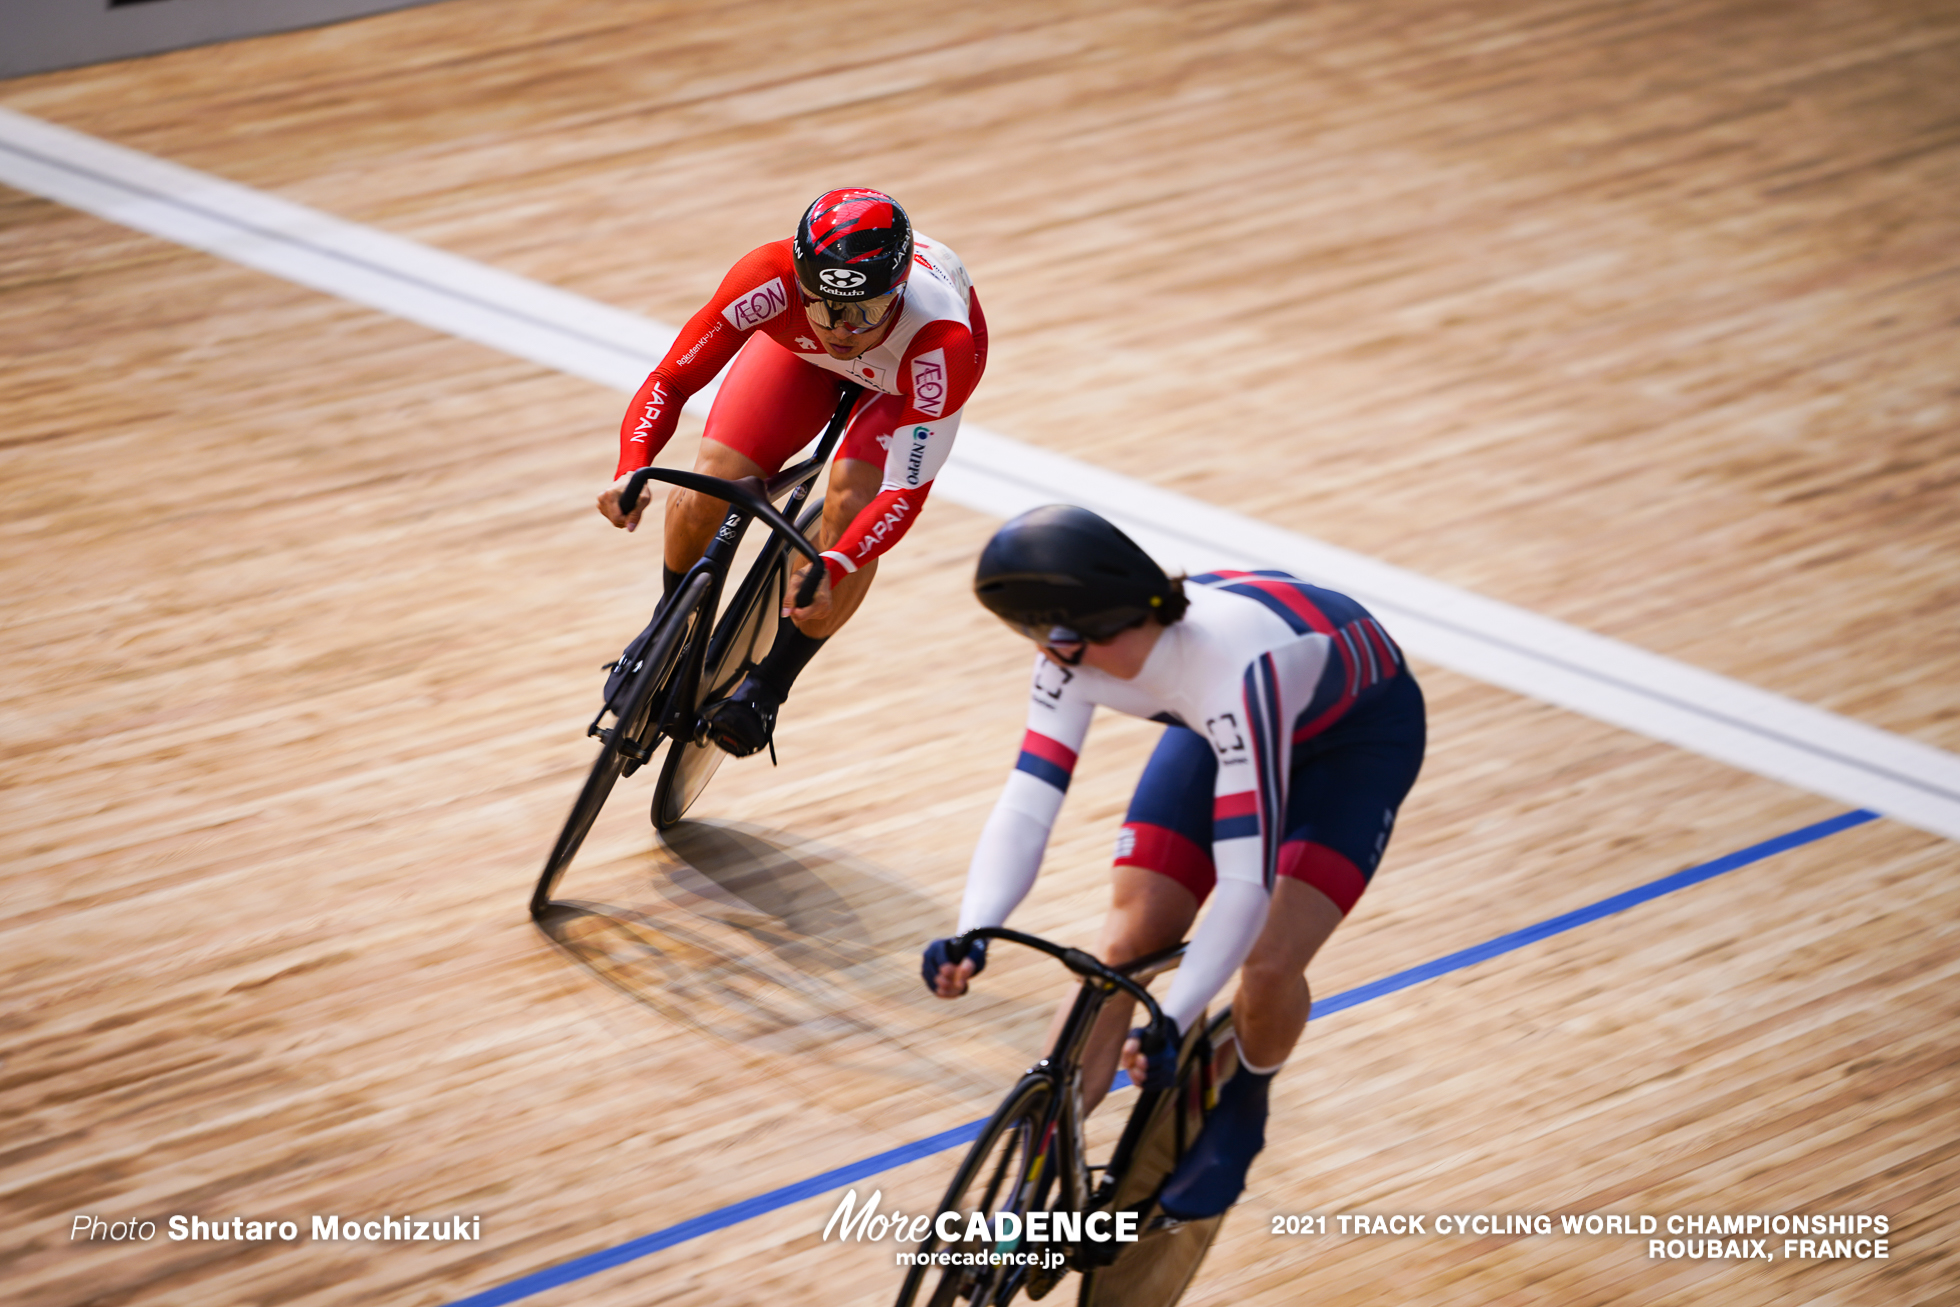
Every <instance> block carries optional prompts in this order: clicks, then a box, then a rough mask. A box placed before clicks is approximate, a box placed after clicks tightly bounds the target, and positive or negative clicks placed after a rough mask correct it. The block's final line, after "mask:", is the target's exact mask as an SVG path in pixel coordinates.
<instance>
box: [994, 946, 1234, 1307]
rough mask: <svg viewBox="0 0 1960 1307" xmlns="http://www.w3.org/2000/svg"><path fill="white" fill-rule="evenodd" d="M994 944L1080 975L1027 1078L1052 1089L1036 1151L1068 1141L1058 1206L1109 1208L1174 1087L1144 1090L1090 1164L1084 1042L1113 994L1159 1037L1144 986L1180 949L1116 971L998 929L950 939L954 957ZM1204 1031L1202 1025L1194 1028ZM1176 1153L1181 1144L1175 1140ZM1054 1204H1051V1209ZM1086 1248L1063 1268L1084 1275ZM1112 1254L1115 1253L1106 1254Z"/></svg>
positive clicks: (1160, 1015)
mask: <svg viewBox="0 0 1960 1307" xmlns="http://www.w3.org/2000/svg"><path fill="white" fill-rule="evenodd" d="M981 939H1000V940H1006V941H1007V942H1009V943H1012V944H1020V945H1022V946H1023V947H1026V948H1031V949H1034V950H1036V951H1037V952H1041V953H1046V954H1048V955H1049V956H1050V957H1052V958H1054V959H1056V960H1057V961H1059V962H1060V963H1061V964H1062V965H1063V966H1065V967H1067V968H1068V969H1069V970H1070V971H1072V972H1074V973H1075V974H1076V975H1078V976H1081V977H1082V986H1081V988H1080V989H1079V990H1077V992H1076V996H1075V1002H1074V1003H1073V1004H1071V1005H1070V1007H1069V1012H1068V1016H1067V1017H1066V1018H1065V1019H1064V1021H1063V1023H1062V1029H1061V1032H1060V1033H1059V1034H1058V1035H1057V1036H1056V1038H1055V1044H1054V1047H1053V1048H1052V1049H1050V1050H1049V1052H1048V1054H1047V1056H1045V1057H1043V1058H1042V1059H1041V1060H1040V1061H1039V1062H1037V1063H1035V1064H1034V1066H1032V1067H1031V1068H1029V1070H1028V1073H1027V1074H1028V1075H1030V1076H1041V1077H1043V1078H1045V1079H1047V1080H1048V1081H1049V1082H1050V1084H1051V1085H1052V1087H1053V1092H1052V1094H1051V1096H1050V1098H1049V1104H1050V1106H1049V1110H1048V1114H1047V1119H1046V1120H1045V1121H1044V1122H1043V1130H1042V1150H1043V1152H1044V1153H1047V1152H1048V1150H1049V1148H1050V1146H1051V1145H1052V1144H1053V1142H1054V1141H1055V1139H1056V1138H1057V1137H1058V1136H1059V1137H1060V1138H1062V1139H1065V1140H1066V1141H1067V1146H1066V1147H1063V1148H1061V1149H1059V1150H1055V1151H1054V1152H1053V1153H1050V1154H1049V1155H1052V1156H1054V1157H1056V1158H1057V1159H1058V1161H1059V1166H1058V1168H1057V1174H1056V1175H1055V1176H1054V1177H1053V1178H1054V1181H1055V1182H1056V1183H1057V1184H1059V1185H1060V1186H1061V1197H1062V1200H1063V1202H1064V1203H1065V1204H1066V1205H1067V1207H1069V1208H1070V1209H1073V1210H1075V1211H1078V1212H1083V1213H1087V1212H1089V1211H1092V1210H1096V1209H1097V1208H1100V1207H1104V1206H1107V1205H1108V1203H1109V1201H1110V1200H1111V1199H1112V1198H1113V1197H1114V1196H1115V1193H1116V1187H1117V1181H1118V1179H1119V1178H1120V1177H1121V1176H1122V1175H1123V1174H1124V1173H1125V1172H1126V1171H1127V1170H1128V1169H1129V1167H1130V1164H1131V1162H1132V1160H1133V1159H1134V1157H1135V1154H1136V1150H1137V1146H1138V1144H1139V1143H1140V1142H1141V1136H1142V1133H1143V1131H1144V1129H1145V1127H1146V1124H1147V1123H1148V1122H1149V1120H1150V1119H1151V1116H1152V1113H1153V1112H1154V1110H1155V1108H1156V1105H1157V1103H1158V1102H1159V1101H1160V1100H1161V1099H1162V1098H1163V1097H1164V1096H1165V1095H1167V1094H1172V1093H1175V1092H1176V1091H1175V1090H1174V1089H1146V1090H1142V1091H1141V1097H1140V1098H1139V1099H1138V1101H1137V1104H1136V1106H1135V1107H1134V1108H1132V1109H1131V1112H1130V1116H1129V1119H1128V1121H1127V1122H1126V1123H1125V1125H1124V1128H1123V1134H1122V1136H1121V1137H1120V1138H1119V1139H1118V1141H1117V1144H1116V1149H1115V1151H1114V1152H1113V1153H1111V1155H1110V1159H1109V1162H1108V1163H1107V1164H1106V1166H1104V1167H1100V1168H1098V1167H1094V1166H1092V1165H1090V1164H1089V1161H1088V1155H1087V1144H1086V1141H1085V1138H1084V1134H1083V1118H1084V1113H1083V1110H1082V1054H1083V1051H1084V1049H1085V1048H1086V1046H1087V1044H1088V1042H1089V1036H1090V1033H1091V1032H1092V1031H1093V1030H1094V1029H1095V1025H1096V1020H1097V1018H1098V1017H1100V1016H1101V1015H1102V1010H1103V1005H1104V1004H1105V1003H1107V1002H1108V1001H1109V999H1110V998H1111V997H1112V996H1113V995H1114V994H1115V993H1117V992H1118V991H1119V990H1120V991H1121V992H1123V993H1126V994H1128V995H1129V996H1130V997H1131V998H1133V999H1135V1000H1136V1001H1137V1002H1139V1003H1141V1004H1143V1006H1144V1008H1145V1010H1146V1011H1147V1012H1149V1014H1150V1025H1151V1026H1152V1027H1153V1028H1154V1029H1155V1030H1156V1031H1157V1032H1158V1033H1159V1035H1160V1037H1161V1036H1162V1035H1163V1033H1164V1032H1165V1031H1166V1030H1167V1029H1168V1027H1169V1021H1168V1019H1167V1018H1166V1017H1165V1016H1164V1011H1163V1009H1162V1008H1161V1007H1159V1006H1158V1004H1157V1000H1156V999H1154V998H1152V997H1151V996H1150V992H1149V991H1148V990H1146V989H1145V988H1144V984H1145V983H1146V982H1148V981H1150V980H1152V979H1154V978H1155V977H1156V976H1158V975H1161V974H1162V973H1163V972H1165V971H1168V970H1170V969H1171V968H1172V967H1174V966H1176V965H1177V964H1178V962H1179V961H1181V960H1182V959H1183V957H1184V948H1185V946H1184V945H1183V944H1176V945H1173V946H1172V947H1170V948H1167V949H1163V950H1160V951H1158V952H1156V953H1152V954H1148V955H1146V956H1145V957H1141V958H1138V959H1136V960H1135V961H1133V962H1129V963H1125V964H1124V965H1122V966H1120V967H1111V966H1108V965H1106V964H1105V963H1103V962H1102V961H1100V960H1099V959H1097V958H1096V957H1094V956H1093V955H1091V954H1089V953H1085V952H1083V951H1082V950H1081V949H1075V948H1067V947H1064V946H1062V945H1059V944H1051V943H1050V942H1048V941H1047V940H1045V939H1041V938H1040V937H1038V936H1034V935H1026V934H1023V933H1021V932H1020V931H1017V930H1009V929H1007V928H1006V927H1003V926H983V927H980V928H979V929H976V930H971V931H968V932H967V933H966V934H965V935H963V936H961V937H960V939H959V940H958V941H955V952H956V953H958V954H960V955H962V956H963V954H964V949H962V948H961V947H960V944H961V942H962V941H963V942H965V943H967V944H970V943H971V942H973V941H975V940H981ZM1200 1028H1201V1029H1202V1026H1201V1027H1200ZM1178 1143H1179V1151H1180V1152H1181V1151H1182V1149H1183V1147H1184V1145H1185V1141H1184V1140H1183V1139H1182V1138H1180V1139H1179V1141H1178ZM1095 1170H1102V1171H1103V1180H1102V1183H1101V1184H1100V1185H1097V1186H1094V1187H1093V1188H1092V1187H1091V1184H1090V1180H1091V1176H1090V1172H1092V1171H1095ZM1049 1205H1050V1206H1054V1204H1049ZM1087 1251H1088V1249H1087V1247H1086V1246H1079V1247H1077V1248H1075V1249H1072V1250H1071V1253H1070V1256H1069V1259H1068V1265H1069V1269H1071V1270H1077V1271H1080V1270H1085V1269H1088V1267H1089V1265H1091V1264H1092V1263H1099V1262H1100V1260H1101V1259H1100V1258H1097V1259H1087V1258H1086V1254H1087ZM1109 1251H1110V1252H1111V1253H1113V1251H1114V1250H1113V1249H1112V1250H1109Z"/></svg>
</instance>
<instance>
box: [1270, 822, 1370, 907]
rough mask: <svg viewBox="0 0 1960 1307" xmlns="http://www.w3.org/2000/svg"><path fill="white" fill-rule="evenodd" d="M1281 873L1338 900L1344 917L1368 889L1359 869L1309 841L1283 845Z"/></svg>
mask: <svg viewBox="0 0 1960 1307" xmlns="http://www.w3.org/2000/svg"><path fill="white" fill-rule="evenodd" d="M1279 874H1280V875H1282V876H1291V877H1292V878H1293V879H1294V880H1299V881H1305V882H1306V883H1307V884H1309V885H1311V886H1313V887H1314V888H1315V889H1317V890H1319V891H1320V892H1321V893H1322V894H1325V895H1326V896H1327V897H1328V898H1330V899H1332V900H1334V906H1335V907H1337V908H1339V909H1340V910H1341V915H1342V916H1344V917H1345V916H1346V915H1347V914H1348V913H1350V912H1352V911H1353V910H1354V905H1355V904H1356V903H1358V902H1359V901H1360V899H1361V891H1362V890H1365V889H1367V888H1368V881H1367V879H1366V878H1365V877H1363V876H1362V874H1361V869H1360V868H1359V867H1357V866H1355V865H1354V864H1353V863H1352V862H1349V861H1348V860H1347V858H1346V857H1345V856H1343V855H1342V854H1340V853H1337V852H1335V851H1334V850H1333V849H1330V848H1328V847H1327V846H1326V845H1325V844H1314V843H1311V842H1309V841H1307V840H1288V841H1287V842H1286V843H1284V844H1282V845H1280V846H1279Z"/></svg>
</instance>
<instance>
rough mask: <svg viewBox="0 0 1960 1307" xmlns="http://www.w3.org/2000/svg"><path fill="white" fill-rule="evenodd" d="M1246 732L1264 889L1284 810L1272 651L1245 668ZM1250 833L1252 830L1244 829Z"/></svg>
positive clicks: (1282, 741)
mask: <svg viewBox="0 0 1960 1307" xmlns="http://www.w3.org/2000/svg"><path fill="white" fill-rule="evenodd" d="M1245 715H1246V735H1247V737H1248V738H1249V740H1250V742H1251V745H1252V763H1253V766H1254V767H1255V768H1256V769H1257V773H1258V775H1257V792H1258V796H1259V828H1258V834H1259V836H1260V859H1259V865H1260V866H1261V868H1263V873H1262V874H1263V877H1264V880H1265V885H1266V889H1267V890H1268V891H1270V890H1271V889H1272V887H1273V872H1274V869H1275V867H1276V866H1277V865H1278V857H1279V837H1280V834H1281V831H1280V829H1279V828H1280V826H1281V825H1282V821H1281V815H1282V814H1283V813H1284V812H1285V811H1286V771H1287V763H1288V754H1289V752H1290V750H1289V747H1288V740H1287V733H1286V723H1285V721H1283V720H1282V719H1281V716H1280V693H1279V668H1278V667H1277V666H1275V665H1274V663H1273V656H1272V655H1271V654H1261V655H1259V657H1258V658H1256V659H1254V660H1253V663H1252V665H1251V666H1250V667H1248V668H1246V669H1245ZM1247 833H1248V834H1250V833H1251V832H1247Z"/></svg>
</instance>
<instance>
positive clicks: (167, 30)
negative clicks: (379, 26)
mask: <svg viewBox="0 0 1960 1307" xmlns="http://www.w3.org/2000/svg"><path fill="white" fill-rule="evenodd" d="M426 3H428V0H115V2H114V3H112V0H0V77H19V76H20V75H21V74H23V73H41V72H47V71H48V70H49V69H53V68H73V67H76V66H78V65H80V64H93V63H101V62H103V61H104V60H108V59H127V58H130V57H131V56H133V55H139V54H155V53H156V52H157V51H159V50H176V49H179V48H181V47H183V46H187V45H207V44H209V43H210V42H213V41H230V40H233V39H235V38H237V37H241V36H259V35H262V34H264V33H266V32H284V31H288V30H290V29H292V28H295V27H317V26H319V25H320V24H322V23H334V22H339V21H340V20H341V19H343V18H359V17H360V16H361V15H363V14H376V13H380V12H382V11H383V10H387V9H405V8H407V7H408V6H410V5H412V4H426Z"/></svg>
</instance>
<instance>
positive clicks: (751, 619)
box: [652, 500, 823, 830]
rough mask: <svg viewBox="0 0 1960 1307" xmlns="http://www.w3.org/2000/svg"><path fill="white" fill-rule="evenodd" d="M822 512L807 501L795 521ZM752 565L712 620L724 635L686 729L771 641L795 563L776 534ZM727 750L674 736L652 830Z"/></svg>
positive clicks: (700, 784)
mask: <svg viewBox="0 0 1960 1307" xmlns="http://www.w3.org/2000/svg"><path fill="white" fill-rule="evenodd" d="M822 512H823V501H822V500H818V501H817V502H816V503H814V504H811V505H810V506H809V507H808V508H807V509H805V510H804V511H803V513H802V514H801V515H800V516H799V517H798V519H797V522H796V527H797V529H798V530H799V531H804V532H807V531H808V530H809V529H810V526H811V524H812V523H814V522H815V521H816V520H817V517H818V515H819V514H821V513H822ZM756 569H757V570H759V571H760V572H761V575H759V576H758V575H757V571H751V572H750V574H749V577H748V579H746V580H745V581H744V582H743V584H742V587H741V589H740V590H739V591H738V592H737V593H736V597H735V601H734V603H732V604H731V605H730V606H729V608H728V610H727V611H726V612H724V613H723V614H722V616H721V620H720V621H719V622H718V623H717V624H716V628H715V630H716V634H717V636H718V637H719V636H720V635H721V633H722V632H724V631H725V632H726V633H727V638H726V639H718V641H717V647H718V649H719V653H718V656H717V657H716V658H715V660H714V665H713V666H710V667H703V668H702V669H701V681H700V685H699V687H698V689H697V690H696V693H695V696H694V703H693V705H692V710H691V711H690V712H689V713H688V716H687V720H688V727H687V729H688V730H690V731H691V730H692V729H693V725H694V723H695V722H697V721H698V720H699V718H700V714H701V709H702V708H703V707H704V706H705V705H707V704H710V703H713V702H714V701H715V700H716V699H721V698H726V697H727V696H728V695H730V694H732V693H734V690H735V687H736V686H737V685H739V684H740V683H741V680H742V677H743V676H744V675H746V674H747V673H748V670H749V669H750V668H751V667H754V666H755V665H756V664H757V663H759V662H761V661H762V659H763V656H764V655H765V654H767V653H768V652H769V647H770V646H771V645H773V644H774V643H775V642H776V623H777V619H778V616H779V614H781V612H782V609H783V599H784V597H785V596H786V595H787V594H788V592H789V578H790V575H791V573H792V572H793V571H794V570H795V569H794V560H793V559H791V558H790V557H789V553H788V550H787V548H786V547H785V546H784V545H783V543H782V542H781V541H780V540H772V541H770V543H769V544H768V545H766V546H764V548H763V552H762V554H761V556H760V557H759V558H758V559H757V561H756ZM727 756H728V755H727V754H726V753H723V752H722V751H721V749H719V748H718V747H716V746H715V745H713V744H711V743H708V742H706V741H703V740H696V739H693V738H691V737H690V736H689V735H686V734H677V735H675V737H674V744H673V747H672V748H670V749H668V751H667V756H666V758H665V759H663V760H662V761H661V764H660V781H659V784H657V785H656V786H655V787H654V791H653V814H652V816H653V825H654V829H655V830H671V829H673V827H674V826H675V825H677V824H678V823H679V822H680V820H681V818H682V817H685V816H686V815H687V810H688V809H689V808H691V807H693V806H694V801H695V800H696V799H698V798H700V797H701V792H702V791H703V790H705V789H707V788H708V782H709V781H711V780H713V779H714V775H715V771H716V769H717V768H719V767H720V766H721V763H722V759H724V758H726V757H727Z"/></svg>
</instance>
